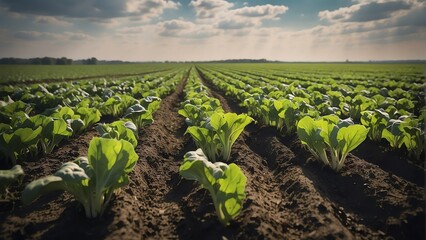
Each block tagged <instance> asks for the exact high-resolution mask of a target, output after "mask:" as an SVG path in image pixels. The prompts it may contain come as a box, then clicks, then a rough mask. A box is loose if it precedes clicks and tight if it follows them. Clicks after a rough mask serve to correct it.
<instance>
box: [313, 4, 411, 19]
mask: <svg viewBox="0 0 426 240" xmlns="http://www.w3.org/2000/svg"><path fill="white" fill-rule="evenodd" d="M415 6H416V1H408V0H405V1H401V0H398V1H395V0H394V1H380V0H376V1H360V2H358V3H357V4H354V5H352V6H349V7H344V8H339V9H337V10H334V11H329V10H325V11H321V12H319V13H318V16H319V18H320V19H321V20H327V21H329V22H336V21H341V22H368V21H375V20H381V19H387V18H391V17H392V16H394V15H395V14H397V13H398V12H401V11H405V10H409V9H412V8H414V7H415Z"/></svg>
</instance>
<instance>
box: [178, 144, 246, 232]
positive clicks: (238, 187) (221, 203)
mask: <svg viewBox="0 0 426 240" xmlns="http://www.w3.org/2000/svg"><path fill="white" fill-rule="evenodd" d="M179 174H180V175H181V176H182V177H183V178H185V179H188V180H195V181H198V182H199V183H200V184H201V186H202V187H203V188H205V189H207V190H208V191H209V193H210V196H211V197H212V199H213V204H214V207H215V210H216V214H217V216H218V218H219V221H220V222H221V223H222V224H223V225H225V226H226V225H229V221H231V220H232V219H234V218H235V217H236V216H238V214H239V213H240V212H241V209H242V208H243V201H244V199H245V197H246V194H245V186H246V181H247V178H246V176H245V175H244V173H243V172H242V171H241V169H240V168H239V167H238V166H237V165H236V164H233V163H231V164H229V165H227V164H225V163H222V162H216V163H211V162H209V160H208V159H207V157H206V156H205V155H204V153H203V151H202V150H201V149H197V151H191V152H187V153H186V154H185V156H184V161H183V163H182V165H181V166H180V167H179Z"/></svg>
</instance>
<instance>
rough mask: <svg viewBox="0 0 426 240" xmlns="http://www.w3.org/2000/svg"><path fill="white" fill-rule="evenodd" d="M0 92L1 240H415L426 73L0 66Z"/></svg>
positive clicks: (353, 67) (331, 67)
mask: <svg viewBox="0 0 426 240" xmlns="http://www.w3.org/2000/svg"><path fill="white" fill-rule="evenodd" d="M0 78H1V81H0V169H1V170H0V183H1V184H0V187H1V188H0V196H1V199H2V201H1V202H0V206H1V208H0V219H1V220H0V225H1V227H2V229H5V230H4V231H2V235H0V238H4V239H12V238H15V236H18V235H17V234H21V235H19V236H20V237H23V238H37V239H38V238H40V239H44V238H49V239H50V238H52V239H59V238H62V237H64V236H66V235H67V234H72V233H71V232H72V231H74V230H72V228H77V229H79V230H78V235H79V236H81V237H82V238H87V237H89V236H90V237H93V238H103V237H104V236H110V237H113V236H117V235H114V234H120V238H121V237H123V238H131V239H138V238H149V237H152V236H155V238H163V237H164V238H172V239H174V238H178V235H181V236H183V237H182V238H183V239H202V238H204V237H203V236H205V234H206V232H207V233H208V234H209V237H212V238H213V239H221V238H222V237H224V238H225V237H226V238H227V239H233V238H241V239H251V238H256V239H257V238H267V239H286V238H289V239H299V238H309V237H307V236H308V235H309V236H311V237H312V238H314V239H324V238H329V237H331V238H342V239H351V238H356V239H384V238H396V239H420V238H422V237H424V231H423V227H424V173H425V168H424V159H425V152H424V149H425V132H424V131H425V117H426V108H425V106H424V99H425V92H424V89H425V87H426V85H425V82H426V81H425V75H424V65H422V64H372V63H364V64H351V63H315V64H313V63H247V64H242V63H227V64H224V63H216V64H215V63H199V64H198V63H197V64H122V65H97V66H81V65H75V66H73V65H71V66H29V65H26V66H7V65H4V66H1V67H0ZM59 190H60V191H62V192H65V194H62V192H59V193H58V192H57V191H59ZM52 192H56V193H52ZM45 195H47V196H45ZM47 216H49V217H47ZM87 219H93V220H87ZM123 219H126V220H125V221H124V220H123ZM123 221H124V222H123ZM82 222H83V223H84V224H82ZM311 223H312V224H311ZM29 224H31V226H33V227H22V226H29ZM135 224H136V225H135ZM64 226H72V228H70V230H68V228H67V227H64ZM134 226H136V230H134V228H133V227H134ZM199 226H201V227H200V229H198V227H199ZM115 228H118V229H120V230H114V231H113V232H109V231H110V230H108V231H107V230H101V231H98V230H97V229H115ZM319 228H321V229H322V230H321V231H318V229H319ZM23 229H24V230H23ZM51 229H54V230H51ZM184 229H187V230H184ZM188 229H189V230H188ZM392 229H394V230H392ZM395 229H397V230H395ZM116 231H123V232H120V233H118V232H116ZM188 231H189V232H188ZM252 234H254V235H252ZM307 234H308V235H307ZM40 236H42V237H40ZM209 237H207V238H209Z"/></svg>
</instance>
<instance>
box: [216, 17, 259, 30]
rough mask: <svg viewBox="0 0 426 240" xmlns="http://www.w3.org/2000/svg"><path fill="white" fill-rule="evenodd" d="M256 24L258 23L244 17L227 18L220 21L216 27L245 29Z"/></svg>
mask: <svg viewBox="0 0 426 240" xmlns="http://www.w3.org/2000/svg"><path fill="white" fill-rule="evenodd" d="M256 25H257V24H256V23H255V22H253V21H247V20H244V19H225V20H221V21H220V22H218V23H217V25H216V27H217V28H219V29H243V28H248V27H254V26H256Z"/></svg>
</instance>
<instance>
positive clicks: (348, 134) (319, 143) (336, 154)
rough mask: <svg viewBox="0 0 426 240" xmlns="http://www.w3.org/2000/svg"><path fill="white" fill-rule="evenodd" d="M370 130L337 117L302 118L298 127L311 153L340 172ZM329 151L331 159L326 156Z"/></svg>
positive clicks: (300, 135)
mask: <svg viewBox="0 0 426 240" xmlns="http://www.w3.org/2000/svg"><path fill="white" fill-rule="evenodd" d="M367 134H368V129H367V128H365V127H364V126H362V125H359V124H355V125H354V124H353V122H352V120H350V119H346V120H341V119H339V118H338V117H337V116H335V115H329V116H325V117H323V118H320V119H318V120H314V119H312V118H311V117H309V116H306V117H304V118H302V119H301V120H300V121H299V123H298V125H297V135H298V136H299V138H300V140H301V141H302V144H305V145H307V146H308V149H309V151H310V152H311V153H312V154H313V155H314V156H315V157H316V158H317V159H320V160H321V161H322V162H323V163H324V164H326V165H329V166H330V167H331V168H332V169H333V170H335V171H339V170H340V169H341V168H342V167H343V164H344V163H345V160H346V157H347V155H348V154H349V152H351V151H352V150H354V149H355V148H356V147H358V146H359V145H360V144H361V143H362V142H363V141H364V140H365V139H366V138H367ZM326 149H328V150H329V152H330V156H331V158H330V159H329V158H328V156H327V154H326V151H325V150H326Z"/></svg>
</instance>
